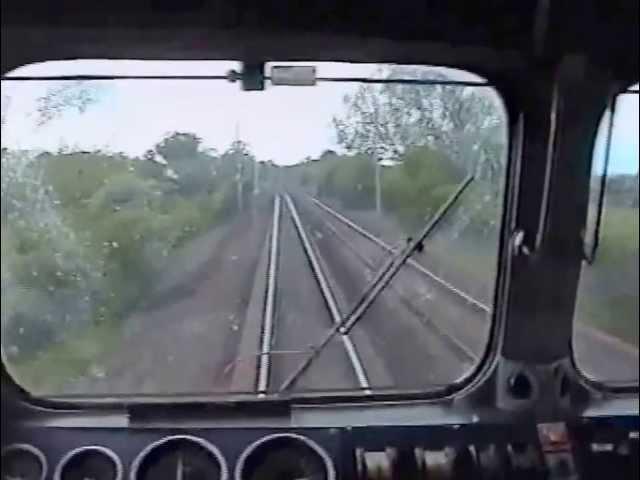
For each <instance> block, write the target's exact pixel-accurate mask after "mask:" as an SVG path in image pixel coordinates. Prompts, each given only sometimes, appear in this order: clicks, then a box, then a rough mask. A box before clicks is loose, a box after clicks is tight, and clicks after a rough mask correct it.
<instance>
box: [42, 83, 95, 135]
mask: <svg viewBox="0 0 640 480" xmlns="http://www.w3.org/2000/svg"><path fill="white" fill-rule="evenodd" d="M105 88H106V87H105V86H104V85H103V84H100V83H97V82H88V81H77V82H62V83H61V84H60V85H57V86H55V87H52V88H49V89H48V90H47V93H45V94H44V95H43V96H41V97H38V99H37V107H36V108H37V111H38V115H39V116H38V119H37V120H36V122H37V124H38V126H43V125H45V124H47V123H49V122H50V121H52V120H54V119H55V118H57V117H59V116H61V115H62V114H63V113H64V112H65V111H68V110H75V111H77V112H78V113H80V114H82V113H84V112H85V111H86V110H87V108H88V107H89V106H90V105H93V104H95V103H96V102H98V101H99V99H100V97H101V96H102V95H103V93H104V91H105Z"/></svg>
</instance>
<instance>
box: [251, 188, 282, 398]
mask: <svg viewBox="0 0 640 480" xmlns="http://www.w3.org/2000/svg"><path fill="white" fill-rule="evenodd" d="M280 203H281V201H280V195H276V196H275V198H274V200H273V221H272V224H271V236H270V244H269V264H268V269H267V292H266V296H265V302H264V314H263V317H262V333H261V338H260V362H259V365H258V384H257V390H258V394H259V395H265V394H266V392H267V389H268V387H269V373H270V371H271V344H272V341H273V325H274V313H275V304H276V291H277V282H278V279H277V276H278V252H279V248H280V245H279V243H280V210H281V208H280Z"/></svg>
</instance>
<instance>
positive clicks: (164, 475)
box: [131, 435, 228, 480]
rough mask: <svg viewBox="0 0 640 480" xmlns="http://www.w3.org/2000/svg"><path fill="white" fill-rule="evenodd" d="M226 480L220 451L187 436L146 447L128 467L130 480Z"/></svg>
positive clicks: (179, 436) (226, 473)
mask: <svg viewBox="0 0 640 480" xmlns="http://www.w3.org/2000/svg"><path fill="white" fill-rule="evenodd" d="M176 478H177V479H181V480H227V478H228V470H227V466H226V463H225V461H224V458H223V457H222V454H221V453H220V451H219V450H218V449H217V448H216V447H214V446H213V445H211V444H210V443H209V442H207V441H206V440H203V439H201V438H197V437H191V436H187V435H178V436H174V437H168V438H165V439H162V440H160V441H158V442H156V443H154V444H152V445H149V447H147V448H146V449H145V450H143V451H142V453H141V454H140V455H139V456H138V458H136V460H135V461H134V462H133V465H132V467H131V479H132V480H175V479H176Z"/></svg>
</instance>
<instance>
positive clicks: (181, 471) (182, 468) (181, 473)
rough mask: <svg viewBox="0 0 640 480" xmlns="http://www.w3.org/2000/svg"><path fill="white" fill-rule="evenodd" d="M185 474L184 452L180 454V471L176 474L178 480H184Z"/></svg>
mask: <svg viewBox="0 0 640 480" xmlns="http://www.w3.org/2000/svg"><path fill="white" fill-rule="evenodd" d="M183 474H184V465H183V464H182V452H180V453H179V454H178V471H177V472H176V480H182V478H183Z"/></svg>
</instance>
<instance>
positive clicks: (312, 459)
mask: <svg viewBox="0 0 640 480" xmlns="http://www.w3.org/2000/svg"><path fill="white" fill-rule="evenodd" d="M235 474H236V480H299V479H303V478H304V479H306V478H309V479H313V480H335V477H336V474H335V469H334V466H333V463H332V462H331V458H330V457H329V455H328V454H327V453H326V452H325V451H324V450H323V449H322V447H320V446H319V445H318V444H317V443H315V442H314V441H312V440H310V439H308V438H306V437H303V436H301V435H294V434H276V435H270V436H267V437H265V438H262V439H260V440H258V441H257V442H255V443H254V444H253V445H251V446H250V447H249V448H247V450H245V451H244V453H243V454H242V455H241V456H240V459H239V460H238V464H237V465H236V472H235Z"/></svg>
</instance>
